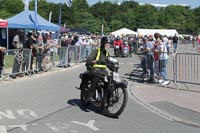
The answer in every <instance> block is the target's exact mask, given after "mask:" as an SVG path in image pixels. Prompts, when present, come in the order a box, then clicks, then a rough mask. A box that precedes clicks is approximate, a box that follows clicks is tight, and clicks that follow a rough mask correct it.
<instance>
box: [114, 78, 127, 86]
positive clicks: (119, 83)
mask: <svg viewBox="0 0 200 133" xmlns="http://www.w3.org/2000/svg"><path fill="white" fill-rule="evenodd" d="M115 87H116V88H117V87H123V88H127V87H128V82H127V81H126V80H122V81H121V82H118V83H115Z"/></svg>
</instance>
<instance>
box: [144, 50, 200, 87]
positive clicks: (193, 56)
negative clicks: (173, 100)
mask: <svg viewBox="0 0 200 133" xmlns="http://www.w3.org/2000/svg"><path fill="white" fill-rule="evenodd" d="M161 54H163V53H161ZM168 56H169V58H168V59H167V60H166V62H167V63H166V62H162V63H160V64H159V65H158V66H157V67H158V68H157V69H161V68H163V67H162V66H164V63H166V76H167V80H170V81H171V82H173V83H174V84H175V85H176V86H177V89H180V87H181V86H182V85H185V86H186V87H187V85H186V84H195V85H200V54H197V53H173V52H169V53H168ZM143 59H144V58H143ZM148 61H149V60H148V59H146V64H148ZM141 66H142V61H141ZM155 68H156V64H155V61H154V79H155V81H156V82H158V79H161V75H160V73H159V75H157V73H156V69H155ZM147 70H148V71H149V70H150V68H149V66H148V65H146V71H147ZM159 72H161V71H159ZM147 74H148V77H149V75H150V72H149V73H147ZM187 88H188V87H187Z"/></svg>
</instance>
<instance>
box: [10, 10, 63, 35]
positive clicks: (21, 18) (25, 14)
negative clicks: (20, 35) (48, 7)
mask: <svg viewBox="0 0 200 133" xmlns="http://www.w3.org/2000/svg"><path fill="white" fill-rule="evenodd" d="M7 21H8V28H21V29H35V28H36V29H38V30H53V31H58V30H59V26H58V25H56V24H53V23H50V22H49V21H47V20H45V19H44V18H43V17H41V16H40V15H39V14H36V21H35V12H34V11H28V10H25V11H22V12H21V13H19V14H17V15H15V16H13V17H11V18H8V19H7ZM35 25H36V27H35Z"/></svg>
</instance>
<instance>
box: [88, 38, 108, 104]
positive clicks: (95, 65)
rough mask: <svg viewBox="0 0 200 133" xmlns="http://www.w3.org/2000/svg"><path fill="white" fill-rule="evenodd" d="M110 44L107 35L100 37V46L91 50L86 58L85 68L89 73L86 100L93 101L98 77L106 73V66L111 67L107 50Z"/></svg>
mask: <svg viewBox="0 0 200 133" xmlns="http://www.w3.org/2000/svg"><path fill="white" fill-rule="evenodd" d="M109 48H110V44H109V42H108V38H107V37H103V38H101V46H100V47H99V48H98V49H95V50H93V51H92V52H91V53H90V55H89V56H88V58H87V60H86V67H87V70H88V71H89V72H90V75H91V86H90V88H89V89H88V93H87V94H88V96H87V99H86V101H94V99H93V96H94V93H95V90H96V88H97V86H98V81H99V79H100V77H102V76H103V77H105V76H106V75H108V72H107V71H106V68H107V67H108V68H109V69H112V68H111V66H109V65H108V64H109V60H108V57H109V52H108V49H109Z"/></svg>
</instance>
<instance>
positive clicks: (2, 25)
mask: <svg viewBox="0 0 200 133" xmlns="http://www.w3.org/2000/svg"><path fill="white" fill-rule="evenodd" d="M6 27H8V21H7V20H3V19H0V28H6Z"/></svg>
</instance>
